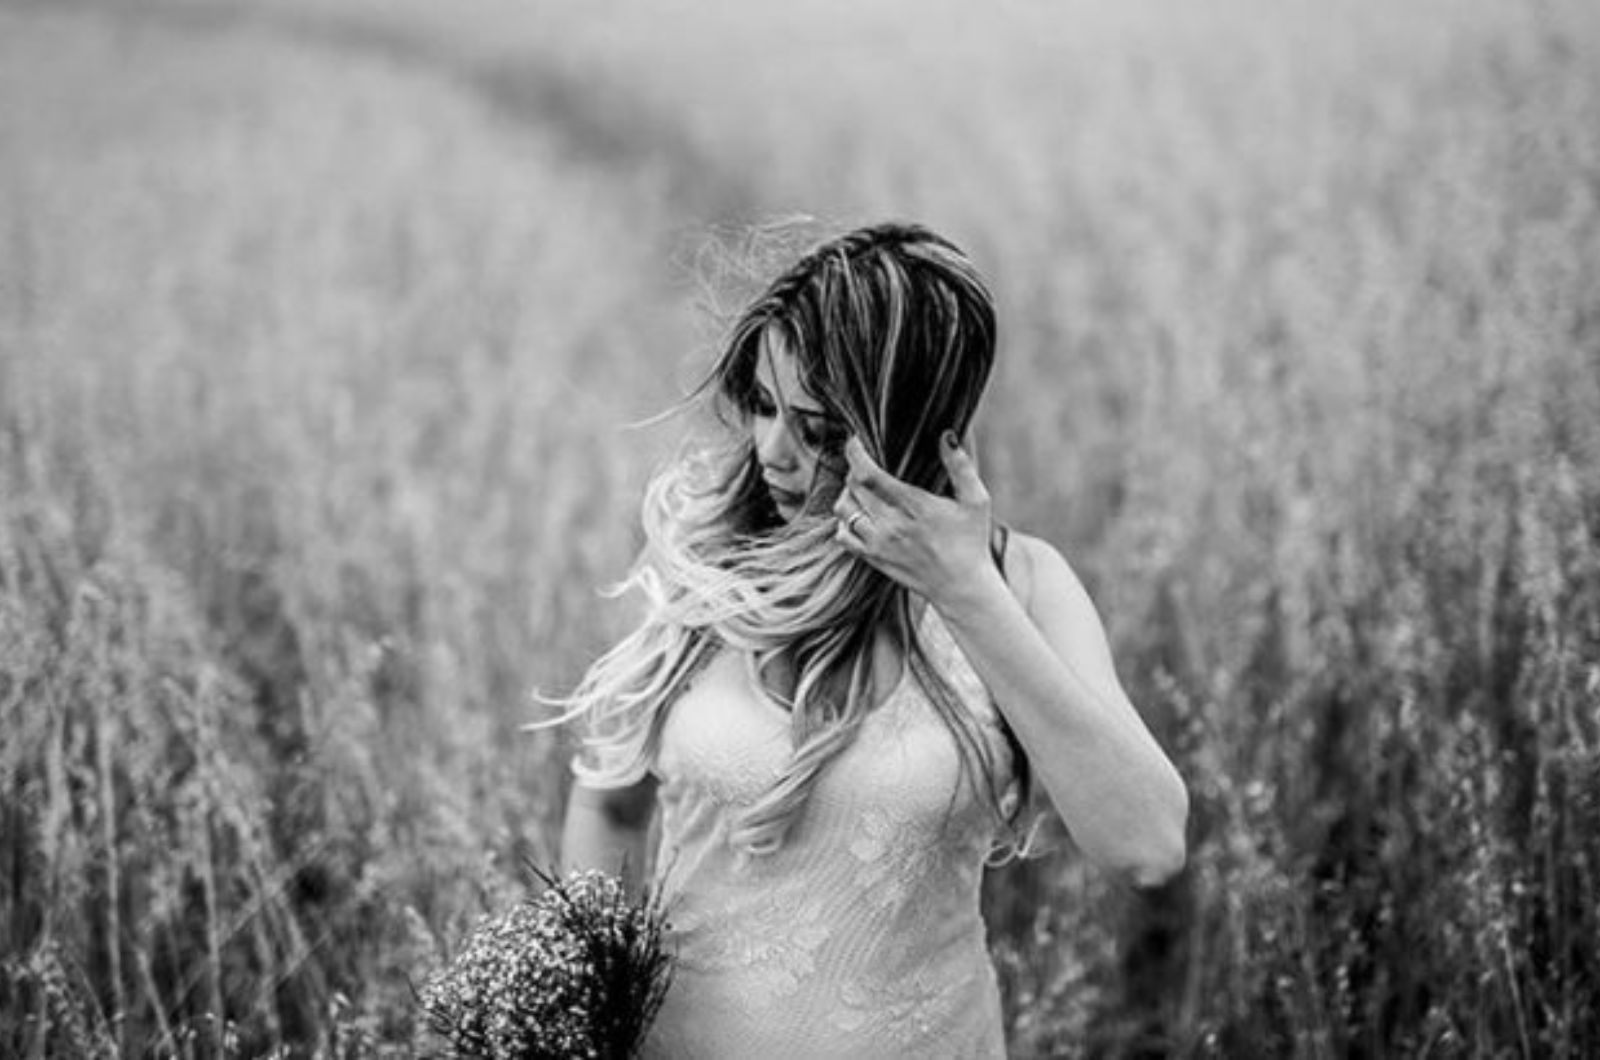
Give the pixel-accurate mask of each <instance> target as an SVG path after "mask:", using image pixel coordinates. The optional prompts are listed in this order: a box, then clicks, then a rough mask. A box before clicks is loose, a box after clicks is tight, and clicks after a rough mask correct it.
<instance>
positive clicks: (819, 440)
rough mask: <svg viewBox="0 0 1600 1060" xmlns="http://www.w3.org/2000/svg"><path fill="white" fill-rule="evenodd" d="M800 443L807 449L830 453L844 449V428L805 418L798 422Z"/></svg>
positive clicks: (836, 424) (835, 424)
mask: <svg viewBox="0 0 1600 1060" xmlns="http://www.w3.org/2000/svg"><path fill="white" fill-rule="evenodd" d="M799 434H800V441H801V442H802V443H803V444H804V445H805V446H806V447H807V448H809V449H816V450H819V451H822V452H832V451H833V450H835V449H842V448H844V443H845V441H846V432H845V429H844V426H843V425H842V424H838V423H832V422H830V421H827V420H819V419H815V418H810V417H807V418H805V419H802V420H801V421H800V431H799Z"/></svg>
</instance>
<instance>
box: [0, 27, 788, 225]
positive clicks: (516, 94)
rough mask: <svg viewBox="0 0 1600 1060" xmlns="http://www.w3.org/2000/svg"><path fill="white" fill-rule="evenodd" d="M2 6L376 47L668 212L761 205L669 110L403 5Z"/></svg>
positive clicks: (720, 215) (706, 214)
mask: <svg viewBox="0 0 1600 1060" xmlns="http://www.w3.org/2000/svg"><path fill="white" fill-rule="evenodd" d="M8 6H13V7H22V8H37V9H41V10H49V11H62V10H74V9H76V10H83V11H94V12H97V13H99V14H101V15H103V16H104V17H107V18H114V19H117V20H119V21H123V22H132V23H163V24H169V25H172V26H174V27H176V28H183V29H190V30H200V31H209V32H253V33H267V34H273V35H276V36H280V37H288V38H291V39H295V40H301V41H305V42H307V43H310V44H314V45H317V46H322V47H332V48H336V49H342V50H346V51H349V52H351V53H358V54H364V55H368V56H372V57H376V58H380V59H383V60H387V61H391V62H394V63H396V64H398V65H400V66H401V67H402V68H409V69H412V70H415V71H416V72H418V73H423V74H431V75H434V76H438V77H442V78H444V79H446V80H450V81H454V82H456V83H458V84H460V85H462V86H464V87H465V88H466V89H467V90H468V91H470V92H471V93H473V94H474V95H476V96H477V97H478V98H479V99H481V100H482V101H483V102H484V103H485V104H486V105H487V106H488V107H490V108H491V109H492V110H493V111H494V112H495V113H497V114H499V115H500V116H501V117H503V118H504V119H506V120H508V121H509V122H510V123H511V124H513V125H514V126H517V127H519V128H521V129H523V130H525V131H526V132H528V133H530V134H533V135H538V136H541V137H544V138H546V139H547V140H550V141H553V142H554V143H556V144H557V145H558V146H560V147H562V148H564V149H565V151H566V152H568V153H569V154H570V156H571V157H572V158H573V159H575V160H576V161H578V162H580V163H583V164H586V165H592V166H594V167H596V168H597V169H599V170H602V171H605V172H607V173H612V174H616V175H635V174H646V175H649V176H654V177H656V178H657V179H659V180H660V182H661V184H662V186H663V188H664V191H665V196H666V200H667V202H666V205H667V207H668V210H667V213H668V214H669V215H670V218H673V219H678V220H680V221H684V222H687V223H689V224H696V225H699V224H721V223H725V222H733V221H740V220H746V221H748V220H750V219H753V218H756V217H759V216H761V215H762V214H763V213H764V212H765V211H764V210H763V208H762V201H761V199H762V197H761V195H760V194H759V192H758V191H757V190H756V188H755V186H754V185H753V184H752V183H750V182H749V181H748V180H745V179H743V178H742V177H740V176H739V175H736V174H735V173H733V172H732V171H731V170H729V169H728V167H726V166H723V165H721V164H719V163H718V162H717V161H716V160H715V159H713V158H711V157H709V156H708V155H707V154H706V153H705V152H704V151H703V150H700V149H699V148H697V147H696V146H695V145H694V144H693V143H692V142H691V141H690V140H689V139H688V138H687V137H686V136H685V135H683V132H682V130H681V129H679V128H677V127H676V125H675V123H674V122H673V120H672V119H671V117H670V116H669V115H666V114H663V113H661V112H660V110H659V109H653V108H651V107H649V106H648V105H647V104H646V103H645V102H644V101H643V100H641V99H639V98H637V97H634V96H631V95H629V94H627V93H626V92H623V91H621V90H618V89H616V88H615V87H610V86H603V85H600V84H598V83H595V82H594V81H592V80H586V79H583V78H581V77H580V76H578V75H576V74H574V73H572V72H568V71H563V70H561V69H558V68H557V67H556V66H555V65H554V64H552V63H550V62H548V61H547V60H541V58H540V57H539V56H537V55H528V54H525V53H522V52H516V53H514V54H508V53H506V52H505V51H499V52H496V51H495V50H493V49H491V48H489V47H486V46H483V45H481V44H473V43H468V42H465V41H463V40H461V39H459V38H457V37H450V38H447V37H445V36H444V35H436V36H430V35H429V34H428V33H427V31H426V27H425V26H420V25H417V24H414V23H412V22H409V21H408V20H407V19H406V18H405V17H404V16H403V15H401V16H388V17H386V16H385V15H383V14H382V13H381V12H380V13H369V12H363V11H358V10H349V11H339V10H329V9H323V8H318V9H316V10H311V9H307V8H300V7H295V6H292V5H291V6H281V5H274V6H266V5H262V4H257V3H232V4H218V3H215V2H209V0H143V2H139V3H134V4H130V3H125V2H110V3H108V2H104V0H67V2H65V3H62V2H59V0H9V4H8Z"/></svg>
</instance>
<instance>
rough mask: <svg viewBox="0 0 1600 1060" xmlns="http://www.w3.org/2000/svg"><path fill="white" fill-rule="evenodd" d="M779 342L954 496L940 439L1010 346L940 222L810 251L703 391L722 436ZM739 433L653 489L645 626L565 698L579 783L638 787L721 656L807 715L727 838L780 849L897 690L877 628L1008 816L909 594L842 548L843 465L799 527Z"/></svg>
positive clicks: (966, 415)
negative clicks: (682, 701)
mask: <svg viewBox="0 0 1600 1060" xmlns="http://www.w3.org/2000/svg"><path fill="white" fill-rule="evenodd" d="M769 332H771V334H769ZM773 338H779V339H781V340H782V342H783V345H784V346H785V347H786V348H787V349H788V350H789V351H791V352H792V354H793V355H794V357H795V358H796V367H797V370H798V374H799V377H800V380H801V383H802V384H803V386H804V387H805V389H806V391H807V392H808V393H809V394H810V395H812V396H813V397H814V398H815V399H816V400H817V401H819V402H820V403H821V404H822V405H823V406H824V408H825V410H826V411H827V412H828V413H829V414H831V415H832V416H834V417H837V419H838V420H840V421H842V422H843V423H844V424H845V426H846V427H847V428H848V430H849V433H851V434H854V435H855V436H856V437H857V438H859V439H860V440H861V442H862V443H863V445H864V446H865V447H866V449H867V451H868V452H869V453H870V454H871V455H872V457H873V458H874V459H875V460H876V461H877V462H878V464H879V465H880V466H881V467H883V468H884V469H885V470H887V471H889V472H890V473H891V474H893V475H895V476H896V477H897V478H899V479H901V480H903V481H905V482H908V483H910V484H911V485H914V486H918V487H920V488H922V489H924V490H928V491H930V492H942V493H946V494H948V492H949V488H950V483H949V478H948V474H947V472H946V471H945V468H944V464H943V461H942V460H941V458H940V455H939V438H940V435H941V434H942V433H943V432H944V431H946V430H951V431H954V432H955V433H956V435H957V436H958V437H959V436H961V435H963V434H964V433H965V432H966V430H967V427H968V424H969V423H970V421H971V419H972V416H973V413H974V411H975V410H976V407H977V404H978V400H979V398H980V396H981V395H982V393H983V389H984V385H985V384H986V382H987V380H988V377H989V372H990V369H991V367H992V365H993V362H994V350H995V313H994V304H993V299H992V297H991V296H990V294H989V291H988V290H987V288H986V286H985V284H984V283H983V280H982V279H981V278H980V277H979V275H978V273H977V272H976V270H975V269H974V268H973V266H972V264H971V263H970V262H969V261H968V260H967V258H966V256H965V255H964V254H962V253H961V251H960V250H958V249H957V248H956V247H955V246H954V245H952V244H951V243H949V242H948V241H946V240H945V239H943V238H941V237H940V236H938V235H935V234H934V233H933V232H930V231H928V230H927V229H925V228H921V227H918V226H914V225H905V224H886V225H878V226H874V227H869V228H863V229H859V230H857V231H854V232H851V233H849V234H847V235H844V236H841V237H838V238H836V239H833V240H831V241H829V242H826V243H824V244H823V245H821V246H820V247H818V248H816V249H815V250H813V251H812V252H811V253H809V254H807V255H805V256H804V257H802V258H801V259H800V260H799V261H798V262H796V263H795V264H794V265H793V266H791V267H790V268H789V269H788V270H787V271H785V272H784V273H782V274H781V275H779V276H778V277H777V279H775V280H774V281H773V282H772V283H771V284H770V286H769V287H768V288H767V289H766V291H765V293H764V294H762V295H761V296H760V297H759V298H757V299H756V300H755V302H754V303H753V304H751V305H750V306H749V307H748V308H747V309H746V310H745V311H744V312H743V313H742V314H741V315H740V317H739V318H738V319H737V320H736V321H735V322H734V324H733V326H732V328H731V331H730V333H729V335H728V338H727V340H726V343H725V345H724V346H723V349H722V352H721V355H720V356H719V358H718V360H717V362H716V364H715V366H714V367H713V369H712V371H711V373H710V375H709V376H708V378H707V379H706V381H705V382H704V383H703V384H702V385H701V387H700V389H699V390H698V391H697V393H698V394H699V396H700V397H702V398H707V399H709V400H710V401H711V403H712V404H713V406H714V407H715V408H716V409H717V410H718V412H719V413H720V414H721V416H722V419H723V421H724V422H725V423H728V424H730V425H736V424H743V423H748V422H749V417H750V416H751V415H753V414H754V410H755V409H756V407H757V403H756V397H755V387H756V365H757V361H758V359H759V357H760V355H761V348H762V345H763V343H764V342H767V341H771V340H772V339H773ZM728 433H729V434H730V435H731V436H732V437H731V438H730V439H729V440H728V441H727V442H725V443H723V444H721V445H719V446H710V447H703V448H700V449H698V450H694V451H691V452H689V453H687V454H686V455H684V456H683V457H682V458H680V459H679V460H677V461H676V462H674V463H673V464H672V465H671V466H669V467H668V468H667V469H666V470H665V471H663V472H662V473H661V474H659V475H658V476H657V477H656V479H655V480H654V481H653V482H652V483H651V484H650V486H649V488H648V489H647V491H646V495H645V501H644V507H643V523H644V530H645V534H646V539H647V544H646V547H645V549H644V551H643V553H642V554H641V556H640V558H639V560H638V561H637V563H636V564H635V565H634V568H633V570H632V572H631V574H630V575H629V577H628V578H627V580H626V581H624V582H623V584H622V585H621V586H619V587H618V590H617V591H618V592H619V593H621V592H626V591H629V590H636V591H638V592H640V593H642V594H643V596H644V598H645V602H646V605H647V613H646V617H645V619H644V621H643V623H642V624H641V625H640V626H639V627H638V628H637V629H636V630H635V631H634V632H633V633H632V634H631V635H629V636H628V637H626V638H625V639H624V640H622V641H621V642H620V643H619V644H617V645H616V647H614V648H613V649H612V650H611V651H610V652H608V653H606V654H605V655H604V656H602V657H601V658H600V659H599V660H598V661H597V662H596V663H595V664H594V665H593V666H592V667H591V668H590V670H589V672H588V674H587V675H586V676H585V677H584V679H583V681H582V683H581V684H580V685H579V686H578V688H577V689H576V690H575V691H574V692H573V693H572V695H571V696H570V697H567V698H566V699H565V700H562V701H560V702H561V704H562V705H563V706H565V707H566V708H567V709H566V710H565V712H564V714H563V716H562V719H561V720H573V719H582V720H583V721H584V722H586V732H585V736H584V753H583V754H581V755H580V756H579V758H578V760H577V761H576V763H575V765H574V768H575V770H576V772H577V774H578V776H579V778H580V779H581V780H583V781H584V782H586V783H589V784H591V785H594V786H600V787H605V786H619V787H620V786H624V785H627V784H630V783H633V782H635V781H637V780H638V779H639V778H640V777H642V776H643V774H644V773H645V772H646V770H647V769H648V768H649V765H650V763H651V762H653V761H654V760H655V756H656V753H657V750H658V748H659V745H660V740H661V732H662V729H663V726H664V724H665V721H666V717H667V714H668V711H669V709H670V707H671V704H672V703H673V702H674V700H675V699H676V697H677V695H678V694H679V693H680V692H681V691H682V690H683V689H684V688H685V687H686V686H687V684H688V683H689V681H690V680H692V678H693V677H694V675H695V674H696V673H697V672H698V671H699V669H700V668H701V667H702V666H703V665H704V664H705V663H706V662H708V661H709V660H710V658H711V657H712V656H713V655H714V654H715V653H716V652H718V651H720V650H723V649H731V650H736V651H739V652H741V653H742V654H743V655H744V656H745V657H746V658H747V659H748V660H749V661H750V662H749V665H750V666H751V668H752V677H753V678H754V680H756V681H757V682H759V684H760V686H761V687H763V688H764V689H765V690H766V691H767V693H768V694H769V695H771V696H773V698H775V699H776V700H778V701H779V702H781V703H783V704H784V705H785V706H787V707H788V708H789V710H790V715H791V717H792V719H793V721H792V726H793V747H794V754H793V757H792V759H791V760H790V762H789V764H788V766H787V768H786V769H785V770H784V771H783V773H782V774H781V776H780V777H779V778H778V780H777V781H776V783H775V784H774V785H773V786H772V788H771V789H770V790H769V791H767V792H766V793H765V794H764V795H763V797H761V798H760V799H759V800H758V801H757V802H756V803H755V804H754V805H752V806H750V807H749V808H748V809H747V810H746V811H745V812H744V813H743V815H742V816H741V817H740V818H739V819H737V820H736V822H735V826H734V832H733V836H732V839H733V841H734V842H735V843H736V844H739V845H741V846H743V847H745V848H746V849H748V850H750V851H752V852H756V853H760V852H765V851H769V850H772V849H775V848H776V847H777V846H778V845H779V844H780V843H781V842H782V840H783V837H784V835H785V834H786V832H787V830H788V828H789V827H790V825H791V824H792V823H793V821H794V820H795V819H796V817H797V815H798V814H799V813H800V812H801V810H802V808H803V807H804V804H805V801H806V798H807V795H808V793H809V792H810V790H811V787H812V785H813V784H814V783H815V781H816V779H817V777H818V775H819V774H820V773H821V771H822V770H823V769H824V768H825V767H826V766H827V765H828V763H829V762H831V761H832V760H833V759H834V758H835V757H836V756H837V755H839V754H840V752H842V751H843V750H844V749H845V748H846V747H848V746H849V744H850V741H851V739H852V738H853V737H854V735H855V733H856V732H857V730H858V728H859V727H860V725H861V722H862V720H863V719H864V718H865V717H866V715H867V713H868V711H869V710H870V708H871V706H872V704H873V702H874V695H875V693H881V692H882V691H883V690H881V689H878V690H875V689H874V688H873V681H872V672H873V667H872V660H873V650H872V649H873V644H874V638H875V635H876V634H877V633H878V632H879V631H880V630H882V631H887V633H888V634H889V636H890V638H891V640H892V641H893V643H894V645H895V647H896V648H898V649H899V650H900V651H901V653H902V654H903V656H904V658H905V659H906V660H907V665H909V666H910V668H911V675H912V676H913V677H914V678H915V679H916V680H917V681H918V682H919V683H920V684H921V686H922V688H923V689H924V690H925V691H926V692H927V694H928V697H929V699H930V701H931V702H932V703H933V704H934V706H935V708H936V710H937V711H938V713H939V715H940V716H941V718H942V719H943V721H944V722H945V724H946V725H947V726H948V727H949V728H950V731H951V732H952V734H953V735H954V737H955V739H956V743H957V746H958V748H959V750H960V761H961V772H962V777H963V781H964V782H967V783H976V781H975V779H974V778H976V777H981V778H982V779H983V783H982V784H981V786H980V787H979V789H978V790H980V791H981V792H982V797H983V798H984V799H985V801H986V803H987V804H988V806H989V807H990V809H991V810H992V811H993V812H994V813H995V814H996V816H997V817H999V818H1000V819H1002V820H1005V819H1006V817H1007V815H1006V814H1004V813H1003V812H1002V810H1001V784H1000V781H999V770H998V768H997V764H996V763H995V762H994V761H993V760H992V758H993V755H992V754H991V753H990V751H989V745H988V744H987V743H986V742H985V741H984V740H983V739H982V738H981V735H980V733H979V730H978V727H977V721H976V719H975V718H974V716H973V715H972V713H971V711H970V710H969V709H968V708H967V707H966V706H964V705H963V704H962V703H961V702H960V701H959V699H958V697H957V695H956V694H955V692H954V690H953V689H952V688H951V687H950V686H949V684H948V682H947V681H946V680H945V679H944V678H943V677H942V676H941V675H940V674H939V673H938V671H937V669H936V668H935V667H934V666H933V665H932V664H931V663H930V662H929V660H928V657H927V655H926V653H925V652H924V650H923V647H922V645H921V644H920V643H919V641H918V637H917V631H916V625H915V622H914V621H913V612H912V606H911V605H912V601H911V599H910V596H909V593H908V592H907V591H906V590H905V589H904V588H902V587H901V586H899V585H898V584H896V583H895V582H894V581H892V580H891V579H889V578H888V577H886V576H885V575H883V574H881V573H879V572H878V571H876V570H874V569H873V568H872V567H870V566H869V565H868V564H866V563H865V562H862V561H860V560H859V559H857V558H856V557H855V556H853V555H851V554H850V553H849V552H847V551H846V550H844V549H843V548H841V547H840V546H839V544H838V543H837V542H836V540H835V538H834V527H835V524H834V521H833V519H832V518H831V508H832V504H833V502H834V500H835V499H836V497H837V495H838V493H839V490H840V488H841V485H842V477H843V473H844V460H843V456H842V453H840V452H824V453H820V454H818V460H817V467H818V472H817V475H816V480H815V481H813V483H812V485H811V489H810V491H809V494H808V499H807V502H806V504H805V506H804V509H803V511H802V512H801V513H800V515H799V516H797V517H796V518H795V519H794V520H793V521H792V522H789V523H784V522H783V521H782V520H781V519H780V518H779V516H778V513H777V511H776V509H775V507H774V506H773V503H772V500H771V498H770V496H769V494H768V491H767V488H766V486H765V484H764V483H763V482H762V479H761V467H760V464H759V461H758V459H757V454H756V451H755V443H754V441H753V440H752V438H751V432H749V431H748V430H743V431H737V430H736V431H730V432H728ZM1014 834H1015V833H1013V835H1014Z"/></svg>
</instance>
